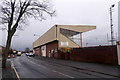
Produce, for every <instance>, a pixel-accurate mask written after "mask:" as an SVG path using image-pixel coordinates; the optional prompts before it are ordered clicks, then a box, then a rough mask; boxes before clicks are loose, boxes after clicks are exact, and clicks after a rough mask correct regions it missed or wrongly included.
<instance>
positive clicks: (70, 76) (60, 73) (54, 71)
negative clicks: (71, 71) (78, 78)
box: [52, 70, 74, 78]
mask: <svg viewBox="0 0 120 80" xmlns="http://www.w3.org/2000/svg"><path fill="white" fill-rule="evenodd" d="M52 71H53V72H55V73H58V74H61V75H64V76H66V77H69V78H74V77H72V76H70V75H67V74H64V73H61V72H58V71H56V70H52Z"/></svg>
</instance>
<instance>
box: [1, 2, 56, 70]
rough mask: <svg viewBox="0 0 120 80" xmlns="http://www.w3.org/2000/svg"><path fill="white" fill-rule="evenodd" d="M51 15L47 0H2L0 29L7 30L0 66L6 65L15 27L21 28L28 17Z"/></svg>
mask: <svg viewBox="0 0 120 80" xmlns="http://www.w3.org/2000/svg"><path fill="white" fill-rule="evenodd" d="M46 14H48V15H50V16H53V15H54V14H55V10H53V9H52V7H51V4H50V1H49V0H2V1H1V3H0V23H1V25H2V28H1V29H3V30H4V29H6V30H7V31H8V36H7V42H6V47H5V51H4V53H3V58H2V67H3V68H5V67H6V60H7V56H8V51H9V49H10V46H11V40H12V37H13V35H14V34H15V32H16V30H17V29H21V28H22V26H23V25H24V24H26V22H27V20H28V18H35V19H39V20H45V19H46V18H45V15H46Z"/></svg>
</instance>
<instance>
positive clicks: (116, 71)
mask: <svg viewBox="0 0 120 80" xmlns="http://www.w3.org/2000/svg"><path fill="white" fill-rule="evenodd" d="M36 58H38V59H44V60H45V61H50V62H54V63H57V64H61V65H64V66H69V67H73V68H76V69H80V70H86V71H91V72H97V73H101V74H106V75H110V76H114V77H119V78H120V66H115V65H105V64H97V63H88V62H80V61H71V60H62V59H53V58H46V57H39V56H36Z"/></svg>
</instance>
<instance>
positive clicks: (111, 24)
mask: <svg viewBox="0 0 120 80" xmlns="http://www.w3.org/2000/svg"><path fill="white" fill-rule="evenodd" d="M114 6H115V5H114V4H113V5H111V7H110V26H111V44H112V45H114V32H113V20H112V8H113V7H114Z"/></svg>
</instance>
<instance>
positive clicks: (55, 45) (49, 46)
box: [46, 41, 59, 58]
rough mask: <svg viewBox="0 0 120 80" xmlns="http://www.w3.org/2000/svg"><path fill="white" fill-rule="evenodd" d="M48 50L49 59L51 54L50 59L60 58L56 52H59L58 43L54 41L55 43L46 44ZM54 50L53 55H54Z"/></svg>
mask: <svg viewBox="0 0 120 80" xmlns="http://www.w3.org/2000/svg"><path fill="white" fill-rule="evenodd" d="M46 49H47V50H46V54H47V57H49V54H50V57H54V58H58V57H59V55H58V54H57V52H55V50H57V51H58V41H53V42H50V43H48V44H46ZM52 50H53V53H52Z"/></svg>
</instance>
